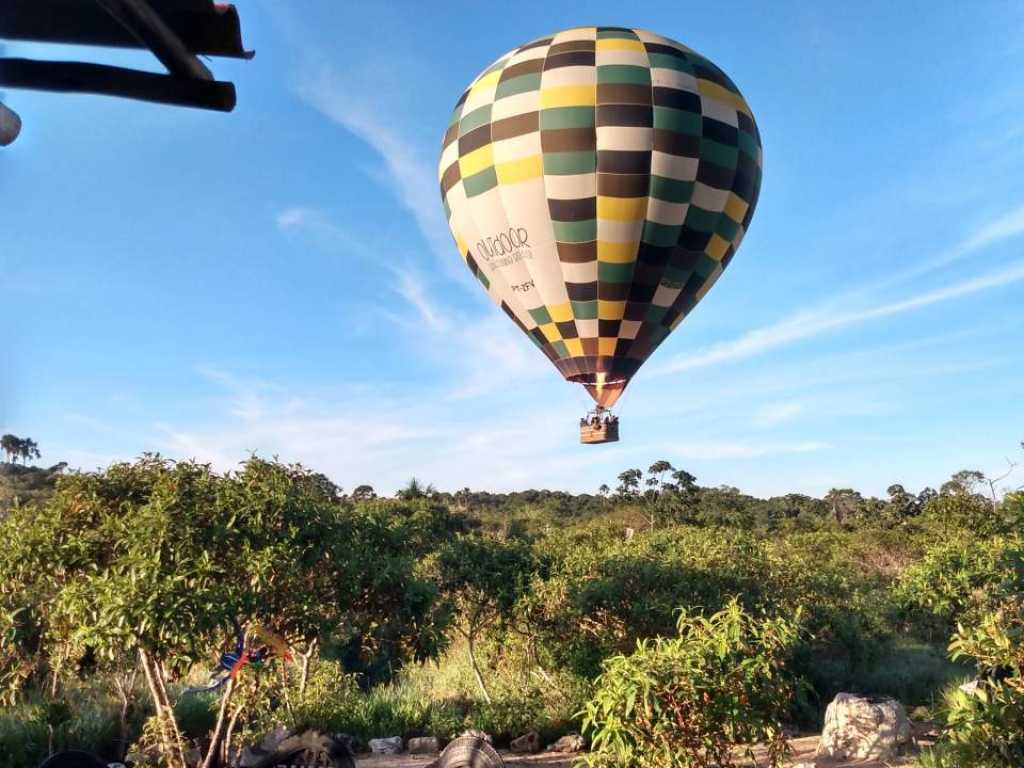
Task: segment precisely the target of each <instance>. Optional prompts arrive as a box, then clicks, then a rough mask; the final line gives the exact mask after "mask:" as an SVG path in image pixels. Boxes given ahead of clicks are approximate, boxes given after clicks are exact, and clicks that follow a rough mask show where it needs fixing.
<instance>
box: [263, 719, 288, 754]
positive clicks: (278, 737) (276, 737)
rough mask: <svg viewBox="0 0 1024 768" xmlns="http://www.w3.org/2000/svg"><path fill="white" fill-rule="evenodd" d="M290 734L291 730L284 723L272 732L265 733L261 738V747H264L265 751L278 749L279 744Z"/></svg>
mask: <svg viewBox="0 0 1024 768" xmlns="http://www.w3.org/2000/svg"><path fill="white" fill-rule="evenodd" d="M290 735H291V732H290V731H289V730H288V729H287V728H285V727H284V726H283V725H279V726H277V728H275V729H274V730H272V731H271V732H270V733H268V734H265V735H264V736H263V738H262V739H261V740H260V746H259V748H260V749H262V750H263V751H264V752H273V751H274V750H275V749H277V745H278V744H280V743H281V742H282V741H284V740H285V739H287V738H288V736H290Z"/></svg>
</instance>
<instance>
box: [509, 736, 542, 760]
mask: <svg viewBox="0 0 1024 768" xmlns="http://www.w3.org/2000/svg"><path fill="white" fill-rule="evenodd" d="M509 749H511V750H512V751H513V752H515V753H516V754H520V755H532V754H533V753H534V752H540V734H539V733H537V732H536V731H530V732H529V733H527V734H524V735H522V736H520V737H519V738H518V739H512V743H511V744H509Z"/></svg>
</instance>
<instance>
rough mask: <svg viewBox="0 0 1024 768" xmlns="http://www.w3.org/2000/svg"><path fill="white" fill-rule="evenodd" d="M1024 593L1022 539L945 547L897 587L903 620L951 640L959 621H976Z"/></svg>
mask: <svg viewBox="0 0 1024 768" xmlns="http://www.w3.org/2000/svg"><path fill="white" fill-rule="evenodd" d="M1020 591H1024V543H1022V541H1021V540H1020V538H1018V537H1011V536H993V537H991V538H986V539H973V538H964V537H958V538H956V539H953V540H952V541H944V542H942V543H940V544H938V545H936V546H935V547H933V548H932V549H930V550H929V551H928V552H927V553H926V554H925V556H924V557H923V558H922V559H921V560H920V561H919V562H917V563H915V564H914V565H912V566H910V567H909V568H907V570H906V571H904V572H903V574H901V576H900V578H899V580H898V581H897V584H896V588H895V590H894V595H895V598H896V601H897V603H898V605H899V607H900V608H902V610H903V611H904V613H905V616H906V617H907V618H908V619H909V620H910V621H911V622H912V623H913V624H914V625H915V626H917V627H919V628H921V629H923V630H924V631H925V633H926V634H929V635H931V636H935V635H939V636H945V637H948V636H949V635H950V634H951V633H952V632H953V630H954V628H955V627H956V624H957V623H958V622H960V621H965V622H970V621H977V620H978V619H979V618H980V617H981V616H982V615H984V614H985V613H986V612H987V611H990V610H991V609H992V608H993V607H994V606H995V605H996V604H997V603H999V602H1000V601H1001V600H1003V599H1006V598H1007V597H1008V596H1010V595H1013V594H1015V593H1017V592H1020Z"/></svg>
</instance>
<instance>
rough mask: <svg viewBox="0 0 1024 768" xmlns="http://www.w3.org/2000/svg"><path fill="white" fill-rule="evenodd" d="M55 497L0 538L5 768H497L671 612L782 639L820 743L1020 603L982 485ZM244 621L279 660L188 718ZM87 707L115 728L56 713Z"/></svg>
mask: <svg viewBox="0 0 1024 768" xmlns="http://www.w3.org/2000/svg"><path fill="white" fill-rule="evenodd" d="M19 470H21V471H23V468H21V467H19ZM50 476H51V477H54V478H55V479H54V481H53V487H52V490H51V491H50V492H49V493H47V494H46V495H45V496H41V497H37V498H35V499H34V500H33V501H32V502H30V503H24V502H22V501H18V502H16V503H13V504H12V506H11V507H10V509H9V510H8V512H7V514H6V517H5V518H4V519H3V520H2V521H0V537H2V540H3V541H4V542H5V546H4V548H3V549H2V550H0V696H3V699H4V702H5V703H6V705H7V706H8V707H11V708H15V709H13V710H12V711H20V710H17V709H16V708H17V707H29V708H30V711H31V712H32V713H34V714H31V715H26V716H25V717H22V718H21V719H20V720H18V721H17V727H15V725H13V724H12V723H15V721H14V720H8V721H5V720H4V719H3V718H0V763H3V764H5V765H12V766H20V765H22V764H25V765H29V764H30V763H20V762H15V760H16V759H20V758H19V755H21V754H24V750H25V744H24V743H23V742H19V741H18V739H19V738H21V739H23V740H24V739H28V738H29V736H26V735H25V733H28V732H30V731H31V728H33V727H36V726H35V725H32V724H33V723H42V724H43V725H45V727H46V729H48V731H49V733H50V736H51V738H56V739H57V741H58V742H59V743H61V744H65V745H85V746H89V747H90V748H93V749H95V750H97V751H99V752H102V753H103V754H104V755H105V756H108V757H110V758H111V759H117V758H120V757H122V756H123V754H124V752H125V751H126V750H127V749H128V748H129V746H130V745H133V746H132V748H133V749H136V750H138V751H141V752H143V753H145V752H147V750H148V753H149V754H153V755H158V756H159V757H160V759H164V760H165V761H167V762H168V763H169V764H171V765H174V766H178V767H179V768H180V766H183V765H185V764H186V763H187V760H186V752H187V751H188V747H189V744H193V745H195V747H196V748H197V749H199V751H200V752H201V754H202V756H203V765H204V766H205V768H212V766H214V765H217V764H218V761H222V760H225V759H226V757H227V755H228V754H229V752H230V751H231V750H237V749H238V748H240V746H241V745H242V744H244V743H247V742H251V741H253V740H258V737H259V735H260V734H261V733H262V732H265V731H266V730H269V729H270V728H272V727H273V726H274V725H275V724H277V723H282V722H284V723H288V724H292V723H296V722H305V723H308V724H314V725H316V726H317V727H319V728H321V729H323V730H327V731H331V732H337V731H344V732H347V733H352V734H355V735H357V736H359V737H360V738H363V739H365V738H369V737H378V736H390V735H396V734H399V735H403V736H413V735H437V736H439V737H441V738H442V739H445V738H450V737H451V736H453V735H454V734H455V733H457V732H459V731H461V730H462V729H463V728H465V727H470V726H472V727H479V728H482V729H484V730H487V731H488V732H490V733H492V734H493V735H494V736H495V738H496V739H497V740H498V742H499V743H501V742H502V741H503V740H504V741H507V740H508V739H509V738H511V737H513V736H517V735H520V734H521V733H523V732H525V731H527V730H530V729H537V730H539V731H541V732H542V734H544V736H545V737H547V736H553V735H557V734H559V733H564V732H566V731H569V730H579V728H580V725H581V723H580V722H579V720H578V719H577V715H578V713H579V712H580V711H581V710H582V709H583V708H584V706H585V705H586V703H587V702H588V700H590V697H591V696H592V695H593V694H594V691H595V687H594V686H595V681H596V680H598V679H599V675H600V674H601V673H602V670H605V669H606V668H607V664H608V662H609V659H613V658H616V657H619V656H622V655H629V654H631V653H632V652H633V651H634V650H635V649H636V647H637V643H638V642H639V641H642V640H644V639H647V638H656V637H672V636H674V635H675V634H676V632H677V624H678V623H679V621H680V613H679V611H680V609H684V610H685V611H686V615H688V616H691V617H699V616H702V615H710V614H713V613H715V612H719V611H723V610H725V611H743V612H745V614H746V615H748V616H750V617H785V618H786V620H787V621H791V620H792V621H796V619H795V618H794V617H799V619H798V625H799V626H798V627H797V625H796V624H794V625H793V626H794V629H793V631H794V632H798V634H797V635H794V636H793V637H794V639H793V641H792V643H790V642H789V641H787V648H789V649H790V651H791V652H792V659H791V660H790V662H789V663H788V666H787V669H788V670H789V672H791V673H792V675H793V676H794V678H795V679H799V680H800V681H802V683H803V685H802V686H801V687H800V689H799V690H800V691H802V693H801V694H800V695H798V696H795V697H793V698H792V700H788V699H787V702H788V703H787V704H786V707H787V711H786V712H785V713H784V716H785V717H786V718H787V719H789V720H790V721H791V722H797V723H803V724H805V725H814V724H815V723H816V722H817V719H818V718H819V717H820V714H821V711H822V709H823V707H824V705H825V704H827V703H828V701H829V700H830V698H831V696H832V695H833V694H834V693H836V692H837V691H839V690H848V691H854V692H864V693H872V694H889V695H895V696H897V697H898V698H900V699H901V700H903V701H904V702H905V703H907V704H908V705H934V704H935V703H936V701H938V697H939V695H940V693H941V691H942V689H943V687H944V686H945V685H946V684H947V683H949V682H950V681H951V680H952V679H954V678H955V676H956V675H957V674H961V673H963V672H964V669H963V668H962V667H959V666H957V665H953V664H950V663H949V661H948V660H947V659H946V654H945V645H946V644H947V642H948V641H949V639H950V637H951V636H952V635H953V633H954V632H955V631H956V627H957V624H958V623H959V622H967V623H973V624H981V623H983V622H984V621H987V620H988V618H987V617H991V616H993V615H995V613H994V612H996V611H998V610H999V607H1000V606H1001V605H1003V604H1004V603H1005V602H1006V601H1007V600H1011V599H1013V598H1014V596H1015V595H1019V594H1021V593H1024V566H1022V564H1024V542H1022V539H1021V531H1022V529H1024V494H1022V493H1020V492H1011V493H1007V494H1005V495H1003V496H1000V495H998V494H996V493H994V488H995V485H996V481H992V482H990V481H989V479H988V478H986V477H985V476H983V475H981V474H980V473H976V472H962V473H958V474H957V475H955V476H954V477H953V478H951V479H950V481H949V482H947V483H945V484H943V485H942V486H941V487H940V488H939V490H937V491H925V492H922V493H920V494H910V493H908V492H906V491H905V490H904V489H902V488H901V487H899V486H893V487H892V488H891V489H890V493H889V498H887V499H872V498H870V497H862V496H861V495H859V494H857V493H855V492H853V491H852V490H849V489H835V490H834V491H832V492H831V493H829V494H828V495H826V497H825V498H823V499H814V498H811V497H807V496H802V495H797V494H792V495H787V496H781V497H776V498H772V499H757V498H754V497H751V496H748V495H745V494H742V493H741V492H739V491H738V490H737V489H735V488H731V487H719V488H705V487H701V486H700V485H699V484H698V482H697V478H695V477H694V476H693V475H691V474H689V473H687V472H685V471H684V470H679V469H677V468H675V467H673V466H672V465H671V464H670V463H668V462H666V461H658V462H655V463H653V464H652V465H651V466H650V467H649V468H648V469H647V470H646V471H640V470H638V469H629V470H626V471H624V472H622V473H621V474H620V475H619V477H618V478H617V482H616V483H615V485H614V488H612V487H610V486H609V487H605V488H602V489H601V491H600V492H599V493H597V494H594V495H572V494H566V493H559V492H550V491H524V492H519V493H510V494H491V493H478V492H472V491H469V490H468V489H463V490H462V491H459V492H456V493H444V492H439V491H437V490H436V489H433V488H432V487H430V486H429V485H427V484H424V483H421V482H419V481H411V482H410V483H409V484H408V486H407V487H405V488H403V489H402V490H401V491H400V492H399V493H398V495H397V498H392V499H381V498H377V497H376V494H375V493H374V491H373V489H372V488H370V487H369V486H357V487H356V488H354V489H353V490H352V491H349V492H346V491H344V490H343V489H341V488H339V487H338V486H337V485H335V484H334V483H333V482H332V481H331V480H330V479H328V478H327V477H325V476H323V475H321V474H318V473H315V472H311V471H308V470H306V469H304V468H302V467H299V466H293V465H286V464H281V463H278V462H269V461H263V460H259V459H252V460H250V461H248V462H246V463H245V464H244V465H243V466H242V468H241V469H240V470H238V471H237V472H230V473H224V474H222V473H217V472H214V471H213V470H212V469H211V468H210V467H208V466H206V465H202V464H198V463H195V462H172V461H168V460H164V459H161V458H159V457H152V456H147V457H144V458H142V459H140V460H139V461H136V462H132V463H124V464H116V465H113V466H111V467H110V468H108V469H106V470H104V471H100V472H93V473H53V474H52V475H50ZM724 615H730V616H731V615H732V614H724ZM730 620H731V619H730ZM765 620H766V621H767V620H769V618H766V619H765ZM736 621H740V622H741V623H742V622H746V621H748V620H747V619H741V618H736ZM750 621H753V619H750ZM236 623H237V624H239V625H241V626H242V627H243V628H246V629H251V628H256V627H259V628H263V629H265V630H267V631H270V632H272V633H274V634H275V635H277V636H280V637H282V638H285V639H286V641H287V644H288V646H289V648H290V649H291V655H292V656H293V661H292V662H287V663H285V661H284V660H283V659H280V658H277V659H276V661H275V660H274V657H273V655H271V657H270V661H269V662H268V664H267V668H266V669H263V670H262V671H261V670H251V671H249V672H243V673H242V674H240V675H238V676H237V679H235V680H233V681H231V682H230V683H229V684H228V685H227V686H225V687H224V688H223V689H222V690H221V691H218V693H217V694H210V695H200V696H184V695H182V693H181V690H182V689H183V688H185V687H186V686H187V685H188V684H189V682H190V681H191V682H195V681H196V679H197V677H198V679H202V678H203V677H205V676H206V674H207V673H208V672H209V670H210V669H212V668H214V667H215V665H216V664H217V662H218V659H219V658H220V655H221V654H222V653H224V652H225V651H227V650H230V649H231V648H232V644H233V639H232V638H233V636H234V632H235V630H234V627H235V624H236ZM744 626H747V624H744ZM750 626H754V625H752V624H751V625H750ZM765 626H769V625H768V624H766V625H765ZM787 626H789V625H787ZM789 631H790V630H789V629H787V632H789ZM83 690H87V691H90V692H91V693H90V694H89V695H88V696H86V695H84V694H83V693H82V691H83ZM98 692H105V693H103V694H102V695H101V694H100V693H98ZM104 696H105V697H106V698H104ZM216 696H219V698H216ZM89 701H93V702H97V701H106V702H108V703H107V704H102V705H100V704H96V705H95V706H96V707H97V708H98V709H97V711H100V712H103V713H106V714H103V715H102V716H100V715H95V712H94V716H93V717H92V718H91V719H90V718H86V719H83V718H82V717H80V716H79V715H78V714H76V713H75V712H74V711H73V708H71V706H70V704H69V702H75V706H77V707H82V706H85V705H84V704H83V702H89ZM57 705H62V706H63V707H64V709H61V707H60V706H57ZM54 707H56V709H54ZM69 708H70V709H71V711H70V712H69ZM54 712H57V713H58V714H59V713H61V712H63V713H64V714H65V715H66V716H62V717H63V719H61V718H58V719H57V720H56V721H55V720H53V716H54V715H53V713H54ZM197 712H198V713H199V714H197ZM47 718H51V719H50V720H47ZM97 721H102V722H105V723H107V724H108V725H107V726H106V727H105V730H104V731H103V732H102V734H100V733H98V732H88V733H87V732H86V724H87V723H88V722H97ZM5 722H6V723H7V725H6V726H5ZM26 723H27V724H26ZM5 728H8V731H6V733H7V735H5ZM19 728H21V730H18V729H19ZM45 732H46V731H44V733H45ZM19 734H21V735H19ZM54 734H56V735H55V736H54ZM33 738H36V737H33ZM190 740H191V741H190ZM19 750H20V752H19Z"/></svg>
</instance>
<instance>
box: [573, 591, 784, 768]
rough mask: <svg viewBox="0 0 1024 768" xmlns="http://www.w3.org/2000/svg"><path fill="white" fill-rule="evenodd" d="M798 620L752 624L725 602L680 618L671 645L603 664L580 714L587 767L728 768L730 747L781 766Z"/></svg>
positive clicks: (661, 641)
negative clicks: (764, 752)
mask: <svg viewBox="0 0 1024 768" xmlns="http://www.w3.org/2000/svg"><path fill="white" fill-rule="evenodd" d="M798 622H799V616H797V617H796V619H795V620H792V621H791V620H788V619H783V618H774V619H758V618H755V617H753V616H752V615H750V614H749V613H746V612H745V611H744V610H743V609H742V608H741V607H740V605H739V603H738V602H737V601H736V600H733V601H731V602H730V603H729V604H728V605H727V606H726V607H725V608H724V609H723V610H721V611H719V612H718V613H715V614H713V615H712V616H710V617H707V618H705V617H702V616H694V615H691V614H690V613H688V612H687V611H682V612H681V614H680V616H679V622H678V633H679V634H678V637H674V638H657V639H654V640H641V641H640V642H639V643H638V644H637V648H636V650H635V651H634V652H633V653H632V654H630V655H629V656H615V657H613V658H611V659H608V660H607V661H606V662H605V663H604V670H603V672H602V673H601V675H600V677H599V678H598V679H597V683H596V692H595V694H594V697H593V699H592V700H591V701H590V702H589V703H588V704H587V706H586V708H585V711H584V713H583V728H584V732H585V734H586V735H588V736H589V737H590V741H591V749H592V752H591V754H590V755H589V756H588V758H587V762H588V764H589V765H590V766H595V767H602V768H603V767H604V766H616V767H617V768H710V767H711V766H733V765H735V764H736V762H735V757H736V755H735V754H734V746H735V745H737V744H750V743H752V742H755V741H763V742H765V743H767V745H768V753H769V762H770V763H771V765H773V766H781V765H782V759H783V757H784V754H785V752H786V740H785V736H784V735H783V732H782V728H781V724H780V720H781V718H782V717H783V716H784V715H785V713H786V712H787V710H788V709H789V707H790V706H791V704H792V702H793V697H794V693H795V691H796V688H797V682H796V681H795V680H794V679H793V678H792V677H791V675H790V674H789V672H788V671H787V669H786V662H787V659H788V658H789V656H790V654H791V653H792V651H793V649H794V647H795V645H796V643H797V640H798V636H799V630H798ZM747 751H748V754H749V755H750V756H752V753H751V752H750V750H749V749H748V750H747Z"/></svg>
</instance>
